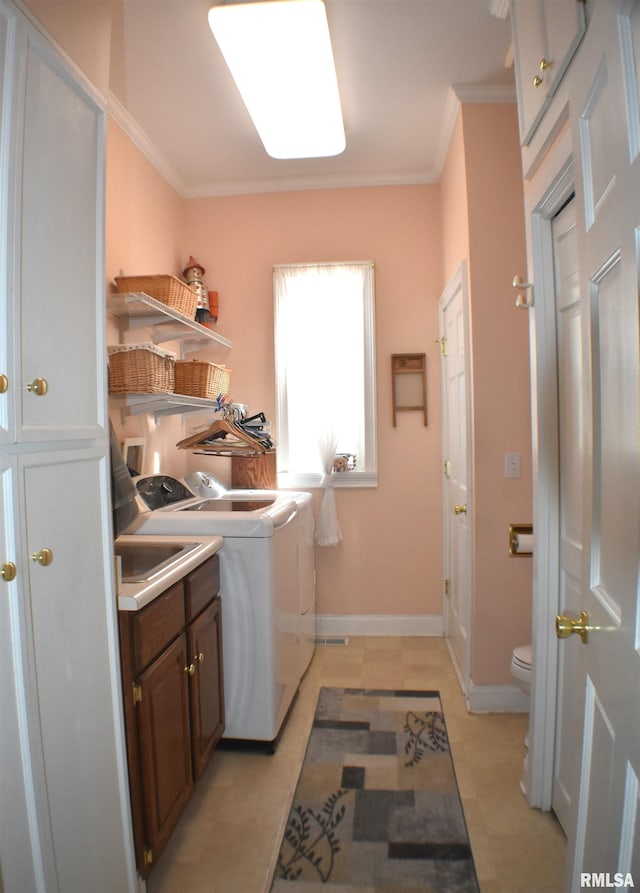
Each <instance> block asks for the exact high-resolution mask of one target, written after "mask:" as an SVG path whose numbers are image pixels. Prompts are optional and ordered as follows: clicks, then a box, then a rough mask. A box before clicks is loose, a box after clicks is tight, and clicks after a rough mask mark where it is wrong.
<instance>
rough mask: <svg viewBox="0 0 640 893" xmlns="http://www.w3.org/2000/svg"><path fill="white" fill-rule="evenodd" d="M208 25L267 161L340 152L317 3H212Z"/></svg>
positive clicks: (331, 71)
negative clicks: (269, 156) (218, 4)
mask: <svg viewBox="0 0 640 893" xmlns="http://www.w3.org/2000/svg"><path fill="white" fill-rule="evenodd" d="M209 26H210V28H211V30H212V32H213V35H214V37H215V39H216V41H217V42H218V45H219V47H220V50H221V51H222V55H223V56H224V58H225V61H226V63H227V65H228V66H229V69H230V71H231V74H232V75H233V78H234V80H235V82H236V84H237V87H238V90H239V91H240V95H241V96H242V98H243V100H244V103H245V105H246V106H247V109H248V111H249V114H250V115H251V118H252V119H253V123H254V124H255V126H256V130H257V131H258V134H259V135H260V139H261V140H262V142H263V143H264V147H265V149H266V151H267V153H268V154H269V155H271V156H272V158H280V159H284V158H322V157H327V156H330V155H339V154H340V153H341V152H343V151H344V149H345V145H346V142H345V136H344V125H343V123H342V112H341V109H340V94H339V92H338V82H337V78H336V72H335V67H334V63H333V52H332V49H331V38H330V36H329V25H328V22H327V14H326V11H325V8H324V3H323V2H322V0H266V2H264V0H263V2H259V3H235V4H232V5H225V6H213V7H212V8H211V9H210V10H209Z"/></svg>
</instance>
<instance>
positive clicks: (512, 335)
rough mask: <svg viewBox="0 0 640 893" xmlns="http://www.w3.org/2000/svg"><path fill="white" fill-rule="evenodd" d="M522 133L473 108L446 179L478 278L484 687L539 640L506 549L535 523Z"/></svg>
mask: <svg viewBox="0 0 640 893" xmlns="http://www.w3.org/2000/svg"><path fill="white" fill-rule="evenodd" d="M517 134H518V128H517V113H516V107H515V105H511V104H496V105H486V104H483V105H474V104H469V105H463V106H462V108H461V112H460V115H459V116H458V120H457V123H456V127H455V130H454V134H453V137H452V140H451V144H450V147H449V152H448V156H447V161H446V164H445V166H444V170H443V176H442V203H443V225H444V232H445V237H444V258H445V260H444V265H445V270H446V277H447V279H448V278H450V276H451V275H452V274H453V272H454V270H455V269H456V268H457V266H458V264H459V262H460V260H461V259H462V257H465V258H466V260H467V262H468V271H469V295H470V303H471V342H472V347H471V354H472V356H471V362H472V368H473V413H474V429H473V438H474V459H473V462H474V474H473V477H474V480H473V487H474V494H473V535H474V558H473V568H472V581H473V582H472V623H471V676H472V681H473V683H474V684H475V685H495V684H498V683H509V682H510V681H511V680H510V676H509V663H510V656H511V651H512V650H513V648H514V647H515V646H516V645H519V644H524V643H526V642H529V641H530V637H531V559H530V558H527V557H522V558H510V557H509V555H508V550H507V546H508V529H509V524H510V523H530V521H531V517H532V508H531V427H530V389H529V341H528V318H527V313H526V312H525V311H523V310H517V309H516V308H515V295H514V291H513V288H512V287H511V281H512V279H513V276H514V275H515V274H516V273H520V275H522V276H524V275H525V269H526V265H525V240H524V210H523V192H522V173H521V168H520V147H519V144H518V137H517ZM463 184H464V185H463ZM463 252H466V253H464V254H463ZM505 452H518V453H520V455H521V477H520V479H518V480H513V479H509V480H507V479H505V477H504V454H505Z"/></svg>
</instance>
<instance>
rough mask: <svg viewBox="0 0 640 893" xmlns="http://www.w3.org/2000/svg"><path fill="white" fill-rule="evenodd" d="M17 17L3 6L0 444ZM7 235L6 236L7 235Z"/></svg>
mask: <svg viewBox="0 0 640 893" xmlns="http://www.w3.org/2000/svg"><path fill="white" fill-rule="evenodd" d="M14 44H15V16H14V15H13V14H12V12H11V10H9V9H8V8H6V7H5V6H3V5H0V111H1V112H2V114H0V232H1V233H3V238H2V239H1V240H0V443H2V442H3V441H7V440H11V439H12V437H13V423H12V421H11V419H12V416H13V408H14V395H15V375H14V370H13V332H14V321H13V312H12V307H13V302H12V301H11V300H10V294H9V286H10V279H9V272H8V259H9V257H10V256H12V250H11V237H12V232H13V231H12V229H11V230H10V229H9V227H8V225H7V220H8V215H9V212H10V208H11V200H10V184H11V177H10V167H11V142H10V136H11V130H12V127H11V116H10V115H9V114H8V113H5V110H7V111H8V110H9V109H11V108H13V106H14V103H13V101H12V94H13V89H14V84H15V79H14V77H13V74H14V66H13V64H12V62H13V58H14ZM5 234H6V237H5Z"/></svg>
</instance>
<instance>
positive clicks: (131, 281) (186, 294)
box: [115, 276, 198, 319]
mask: <svg viewBox="0 0 640 893" xmlns="http://www.w3.org/2000/svg"><path fill="white" fill-rule="evenodd" d="M115 283H116V287H117V289H118V291H119V293H120V294H126V293H127V292H140V291H141V292H144V294H145V295H149V296H150V297H152V298H155V299H156V301H161V302H162V303H163V304H166V305H167V306H168V307H173V309H174V310H178V311H179V312H180V313H184V315H185V316H188V317H189V319H195V316H196V306H197V304H198V295H197V294H196V292H195V291H194V290H193V289H192V288H191V287H190V286H188V285H187V284H186V282H182V280H181V279H178V278H177V277H176V276H116V278H115Z"/></svg>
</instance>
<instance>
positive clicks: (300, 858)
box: [271, 688, 479, 893]
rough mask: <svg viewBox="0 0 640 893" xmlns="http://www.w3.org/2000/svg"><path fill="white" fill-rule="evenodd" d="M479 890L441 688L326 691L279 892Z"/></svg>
mask: <svg viewBox="0 0 640 893" xmlns="http://www.w3.org/2000/svg"><path fill="white" fill-rule="evenodd" d="M404 890H414V891H415V890H419V891H421V893H454V891H455V893H478V891H479V887H478V882H477V878H476V872H475V866H474V864H473V857H472V855H471V848H470V846H469V838H468V835H467V829H466V825H465V820H464V814H463V812H462V804H461V802H460V796H459V794H458V786H457V783H456V778H455V774H454V770H453V763H452V760H451V754H450V752H449V741H448V738H447V731H446V727H445V722H444V714H443V712H442V706H441V703H440V697H439V693H438V692H437V691H379V690H367V689H348V688H347V689H342V688H323V689H321V691H320V696H319V698H318V705H317V707H316V714H315V718H314V721H313V728H312V731H311V735H310V738H309V743H308V745H307V751H306V754H305V759H304V763H303V766H302V770H301V773H300V779H299V780H298V786H297V788H296V792H295V796H294V799H293V806H292V808H291V812H290V814H289V819H288V822H287V827H286V829H285V832H284V838H283V841H282V845H281V848H280V854H279V856H278V864H277V868H276V871H275V876H274V881H273V885H272V888H271V893H320V891H324V893H328V891H333V893H377V891H381V893H390V891H393V893H401V891H404Z"/></svg>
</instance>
